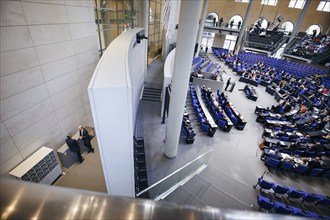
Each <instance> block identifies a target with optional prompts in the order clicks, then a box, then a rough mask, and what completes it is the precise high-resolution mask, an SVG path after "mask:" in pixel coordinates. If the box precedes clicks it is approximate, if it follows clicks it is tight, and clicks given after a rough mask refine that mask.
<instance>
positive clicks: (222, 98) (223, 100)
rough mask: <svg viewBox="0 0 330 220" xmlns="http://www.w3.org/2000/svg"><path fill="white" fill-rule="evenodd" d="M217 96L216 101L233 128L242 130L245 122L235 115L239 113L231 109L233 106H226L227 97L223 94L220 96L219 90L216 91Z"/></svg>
mask: <svg viewBox="0 0 330 220" xmlns="http://www.w3.org/2000/svg"><path fill="white" fill-rule="evenodd" d="M217 95H218V101H219V103H220V105H221V106H222V108H223V109H224V111H225V113H226V114H227V116H228V118H229V119H230V120H231V122H232V123H233V124H234V126H235V128H236V129H237V130H243V129H244V127H245V124H246V122H244V121H242V120H241V119H240V118H239V116H238V115H237V114H239V113H237V112H235V111H234V109H233V106H232V105H230V104H228V103H229V100H228V97H227V96H226V95H225V94H224V93H223V92H222V93H221V94H220V90H218V91H217Z"/></svg>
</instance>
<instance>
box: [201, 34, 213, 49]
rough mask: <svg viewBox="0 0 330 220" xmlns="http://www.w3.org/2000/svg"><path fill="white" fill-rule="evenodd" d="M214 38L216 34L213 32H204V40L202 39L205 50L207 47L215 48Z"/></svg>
mask: <svg viewBox="0 0 330 220" xmlns="http://www.w3.org/2000/svg"><path fill="white" fill-rule="evenodd" d="M214 36H215V33H212V32H206V31H204V32H203V38H202V44H201V45H202V47H203V49H204V50H205V48H206V47H208V48H209V49H210V48H212V46H213V41H214Z"/></svg>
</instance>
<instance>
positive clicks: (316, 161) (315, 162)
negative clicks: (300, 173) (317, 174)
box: [306, 157, 325, 174]
mask: <svg viewBox="0 0 330 220" xmlns="http://www.w3.org/2000/svg"><path fill="white" fill-rule="evenodd" d="M307 165H308V169H307V170H306V173H307V174H310V173H311V171H312V170H313V169H314V168H318V169H320V168H321V169H322V168H324V167H325V163H324V162H323V161H322V160H321V158H320V157H315V158H309V160H308V161H307Z"/></svg>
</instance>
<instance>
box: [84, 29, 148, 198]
mask: <svg viewBox="0 0 330 220" xmlns="http://www.w3.org/2000/svg"><path fill="white" fill-rule="evenodd" d="M143 31H144V29H142V28H134V29H130V30H128V31H127V32H125V33H123V34H121V35H120V36H118V37H117V38H116V39H115V40H114V41H113V42H112V43H111V44H110V45H109V46H108V48H107V50H106V51H105V53H104V54H103V56H102V58H101V59H100V62H99V63H98V65H97V67H96V69H95V71H94V74H93V77H92V79H91V81H90V83H89V86H88V94H89V99H90V103H91V109H92V115H93V121H94V126H95V132H96V135H97V141H98V146H99V149H100V155H101V162H102V166H103V172H104V177H105V181H106V185H107V190H108V193H109V194H111V195H120V196H131V197H134V195H135V187H134V162H133V134H134V127H135V118H136V114H137V110H138V106H139V101H140V97H141V92H142V89H143V83H144V73H145V71H146V55H147V53H146V41H145V40H141V43H139V44H138V43H137V42H136V35H137V33H139V32H143Z"/></svg>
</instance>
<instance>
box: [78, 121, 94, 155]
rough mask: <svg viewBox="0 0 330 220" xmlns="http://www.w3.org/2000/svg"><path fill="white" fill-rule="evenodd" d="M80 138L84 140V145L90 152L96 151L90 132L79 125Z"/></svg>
mask: <svg viewBox="0 0 330 220" xmlns="http://www.w3.org/2000/svg"><path fill="white" fill-rule="evenodd" d="M78 130H79V139H82V140H83V141H84V146H85V147H87V148H88V153H90V152H92V153H94V148H93V147H92V145H91V138H90V136H89V134H88V131H87V130H86V129H85V128H84V127H83V126H81V125H80V126H79V127H78Z"/></svg>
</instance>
